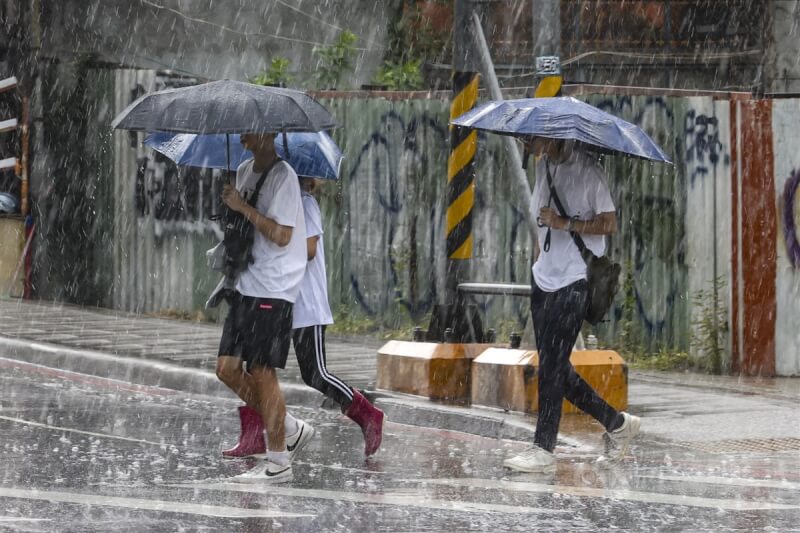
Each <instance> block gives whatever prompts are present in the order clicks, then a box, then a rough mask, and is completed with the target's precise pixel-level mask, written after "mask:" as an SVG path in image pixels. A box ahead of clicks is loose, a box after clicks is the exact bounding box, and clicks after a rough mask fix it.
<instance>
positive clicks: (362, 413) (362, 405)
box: [344, 389, 383, 456]
mask: <svg viewBox="0 0 800 533" xmlns="http://www.w3.org/2000/svg"><path fill="white" fill-rule="evenodd" d="M344 414H345V415H346V416H347V417H348V418H350V419H351V420H352V421H353V422H355V423H356V424H358V425H359V426H361V432H362V433H363V434H364V453H365V454H366V455H367V456H370V455H372V454H373V453H375V452H377V451H378V448H380V446H381V439H383V411H381V410H380V409H378V408H377V407H375V406H374V405H372V404H371V403H369V400H367V399H366V398H364V396H363V395H362V394H361V393H360V392H358V391H357V390H355V389H353V403H351V404H350V407H348V408H347V411H346V412H345V413H344Z"/></svg>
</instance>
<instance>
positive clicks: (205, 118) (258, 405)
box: [112, 80, 336, 483]
mask: <svg viewBox="0 0 800 533" xmlns="http://www.w3.org/2000/svg"><path fill="white" fill-rule="evenodd" d="M112 126H113V127H114V128H123V129H129V130H134V131H151V132H158V131H160V132H173V133H196V134H201V135H206V134H225V135H227V136H229V135H231V134H234V133H239V134H240V140H241V143H242V144H243V145H244V147H245V148H246V149H248V150H250V151H251V152H252V153H253V159H252V160H251V161H247V162H245V163H243V164H242V165H240V166H239V168H238V169H237V172H236V180H235V183H229V184H226V185H225V187H224V189H223V192H222V200H223V202H224V203H225V205H226V206H227V209H228V211H227V212H226V214H225V217H224V226H225V241H224V244H225V248H226V251H227V252H226V254H227V258H226V263H227V265H228V266H229V267H230V268H229V276H228V277H229V278H230V281H231V284H230V290H228V291H227V296H228V298H227V299H228V303H229V305H230V309H229V312H228V316H227V318H226V320H225V325H224V327H223V333H222V338H221V340H220V347H219V358H218V360H217V376H218V377H219V379H220V380H221V381H222V382H223V383H225V384H226V385H227V386H228V387H230V388H231V390H233V391H234V392H235V393H236V394H237V395H238V396H239V397H240V398H241V399H242V400H243V401H244V402H245V403H246V404H247V405H248V406H250V407H251V408H252V409H253V410H255V411H256V412H257V413H258V414H259V415H260V416H261V419H262V422H263V425H264V427H265V428H266V433H267V450H266V454H265V458H264V460H263V461H262V462H261V463H260V464H259V465H257V466H256V467H255V468H254V469H252V470H250V471H249V472H246V473H244V474H242V475H240V476H237V477H236V478H234V480H235V481H239V482H248V483H274V482H284V481H288V480H290V479H292V467H291V453H290V451H289V449H288V447H289V446H291V447H292V448H293V451H296V450H297V449H299V448H300V447H301V446H302V445H303V444H304V443H305V442H306V441H307V440H308V439H309V438H310V437H311V435H313V430H310V428H307V427H305V424H302V423H301V422H299V421H297V420H294V419H293V418H291V417H288V416H287V414H286V406H285V403H284V399H283V395H282V393H281V390H280V387H279V385H278V378H277V373H276V369H278V368H284V367H285V365H286V360H287V358H288V354H289V345H290V343H291V334H292V312H293V305H294V302H295V300H296V299H297V295H298V293H299V291H300V283H301V281H302V279H303V275H304V273H305V269H306V262H307V251H306V228H305V217H304V214H303V204H302V201H301V197H300V184H299V181H298V178H297V175H296V174H295V171H294V170H293V169H292V167H291V166H289V165H288V164H287V163H286V162H284V161H283V160H282V159H280V158H279V157H278V156H277V153H276V149H275V135H276V133H278V132H282V133H284V134H286V133H287V132H316V131H322V130H327V129H331V128H334V127H336V124H335V121H334V120H333V117H331V116H330V114H329V113H328V111H327V110H326V109H325V108H324V107H323V106H322V105H321V104H319V103H318V102H316V101H315V100H314V99H313V98H311V97H309V96H308V95H306V94H304V93H302V92H300V91H293V90H290V89H279V88H272V87H259V86H255V85H253V84H248V83H242V82H236V81H230V80H222V81H216V82H210V83H206V84H202V85H197V86H192V87H185V88H181V89H171V90H165V91H159V92H156V93H153V94H150V95H145V96H143V97H141V98H139V99H138V100H137V101H135V102H134V103H133V104H131V105H130V106H128V108H126V109H125V110H124V111H123V112H122V113H121V114H120V115H119V116H118V117H117V118H116V119H115V120H114V122H113V123H112ZM285 140H286V137H285V136H284V141H285ZM227 141H228V139H227V138H226V144H228V143H227ZM227 152H228V155H227V159H228V161H230V152H229V150H227ZM227 166H228V168H230V165H229V164H228V165H227ZM240 191H242V192H241V193H240ZM232 249H236V253H234V252H232V251H231V250H232ZM242 252H243V253H242ZM245 363H246V367H245ZM287 425H295V427H293V428H288V433H289V435H290V436H296V440H295V441H294V442H289V443H287V439H286V438H285V437H286V434H287V427H286V426H287ZM293 430H294V431H293ZM290 440H291V439H290Z"/></svg>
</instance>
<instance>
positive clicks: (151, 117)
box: [111, 80, 336, 134]
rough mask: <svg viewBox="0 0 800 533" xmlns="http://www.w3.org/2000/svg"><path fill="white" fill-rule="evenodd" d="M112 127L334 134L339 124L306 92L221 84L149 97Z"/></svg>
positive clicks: (126, 111) (123, 115)
mask: <svg viewBox="0 0 800 533" xmlns="http://www.w3.org/2000/svg"><path fill="white" fill-rule="evenodd" d="M111 126H112V127H113V128H119V129H126V130H135V131H165V132H175V133H203V134H206V133H275V132H292V131H322V130H328V129H332V128H335V127H336V121H335V120H334V119H333V117H332V116H331V114H330V113H329V112H328V110H327V109H325V107H323V105H322V104H320V103H319V102H317V101H316V100H314V99H313V98H311V97H310V96H308V95H307V94H305V93H304V92H301V91H295V90H291V89H281V88H278V87H264V86H261V85H254V84H252V83H244V82H240V81H231V80H221V81H212V82H210V83H204V84H202V85H194V86H191V87H182V88H180V89H167V90H164V91H157V92H154V93H150V94H146V95H144V96H142V97H141V98H139V99H137V100H136V101H135V102H133V103H132V104H131V105H129V106H128V107H127V108H126V109H125V110H124V111H123V112H122V113H120V114H119V115H118V116H117V118H115V119H114V122H112V123H111Z"/></svg>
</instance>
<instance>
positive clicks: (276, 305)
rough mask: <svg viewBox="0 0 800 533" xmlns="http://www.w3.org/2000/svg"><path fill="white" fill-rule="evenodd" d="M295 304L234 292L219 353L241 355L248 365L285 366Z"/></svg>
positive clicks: (251, 366) (223, 329)
mask: <svg viewBox="0 0 800 533" xmlns="http://www.w3.org/2000/svg"><path fill="white" fill-rule="evenodd" d="M292 308H293V304H292V303H291V302H287V301H286V300H276V299H274V298H254V297H252V296H244V295H242V294H239V293H238V292H237V293H235V295H234V296H233V298H231V301H230V309H229V310H228V317H227V318H226V319H225V326H224V327H223V328H222V338H221V339H220V341H219V355H228V356H232V357H241V358H242V359H243V360H244V361H246V362H247V368H248V369H250V368H253V367H270V368H285V367H286V360H287V359H288V357H289V344H290V343H291V340H292Z"/></svg>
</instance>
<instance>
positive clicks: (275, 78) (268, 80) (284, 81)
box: [250, 57, 292, 87]
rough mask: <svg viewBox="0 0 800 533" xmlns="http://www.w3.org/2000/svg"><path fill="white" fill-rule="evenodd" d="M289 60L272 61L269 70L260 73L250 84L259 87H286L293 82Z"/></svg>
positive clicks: (273, 59) (278, 59) (276, 58)
mask: <svg viewBox="0 0 800 533" xmlns="http://www.w3.org/2000/svg"><path fill="white" fill-rule="evenodd" d="M289 63H290V61H289V59H287V58H285V57H274V58H272V61H270V64H269V69H268V70H266V71H265V72H259V73H258V74H257V75H256V76H254V77H253V78H252V79H251V80H250V82H251V83H255V84H257V85H275V86H278V87H285V86H287V85H288V84H289V83H291V81H292V77H291V76H290V75H289Z"/></svg>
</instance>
